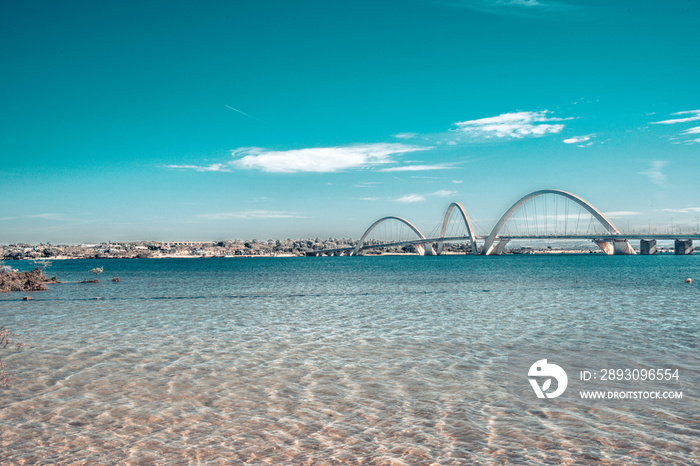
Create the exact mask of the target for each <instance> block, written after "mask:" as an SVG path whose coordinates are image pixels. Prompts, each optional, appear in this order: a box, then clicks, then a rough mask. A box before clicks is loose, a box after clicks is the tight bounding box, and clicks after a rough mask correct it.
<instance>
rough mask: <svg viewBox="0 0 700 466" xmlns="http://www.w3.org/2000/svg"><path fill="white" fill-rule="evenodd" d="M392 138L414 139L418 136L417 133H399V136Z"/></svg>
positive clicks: (394, 135)
mask: <svg viewBox="0 0 700 466" xmlns="http://www.w3.org/2000/svg"><path fill="white" fill-rule="evenodd" d="M391 136H392V137H395V138H396V139H413V138H415V137H416V136H418V134H417V133H397V134H392V135H391Z"/></svg>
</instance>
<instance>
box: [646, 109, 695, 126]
mask: <svg viewBox="0 0 700 466" xmlns="http://www.w3.org/2000/svg"><path fill="white" fill-rule="evenodd" d="M671 115H691V116H689V117H685V118H674V119H671V120H663V121H654V122H652V124H653V125H672V124H676V123H687V122H689V121H698V120H700V110H686V111H684V112H676V113H672V114H671Z"/></svg>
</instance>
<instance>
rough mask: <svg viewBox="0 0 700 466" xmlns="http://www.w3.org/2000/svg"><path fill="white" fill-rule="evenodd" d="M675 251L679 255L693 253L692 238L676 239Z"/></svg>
mask: <svg viewBox="0 0 700 466" xmlns="http://www.w3.org/2000/svg"><path fill="white" fill-rule="evenodd" d="M675 252H676V254H677V255H685V254H692V253H693V240H692V239H677V240H676V241H675Z"/></svg>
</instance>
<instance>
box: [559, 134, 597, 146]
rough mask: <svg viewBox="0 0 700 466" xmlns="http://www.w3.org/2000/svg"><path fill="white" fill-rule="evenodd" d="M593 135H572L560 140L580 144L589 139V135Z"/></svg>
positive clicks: (565, 142)
mask: <svg viewBox="0 0 700 466" xmlns="http://www.w3.org/2000/svg"><path fill="white" fill-rule="evenodd" d="M594 136H595V135H588V136H574V137H572V138H568V139H564V140H563V141H562V142H563V143H564V144H580V143H582V142H586V141H590V140H591V137H594Z"/></svg>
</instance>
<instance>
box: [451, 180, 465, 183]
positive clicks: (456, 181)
mask: <svg viewBox="0 0 700 466" xmlns="http://www.w3.org/2000/svg"><path fill="white" fill-rule="evenodd" d="M452 182H453V183H454V184H462V183H464V181H462V180H452Z"/></svg>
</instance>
